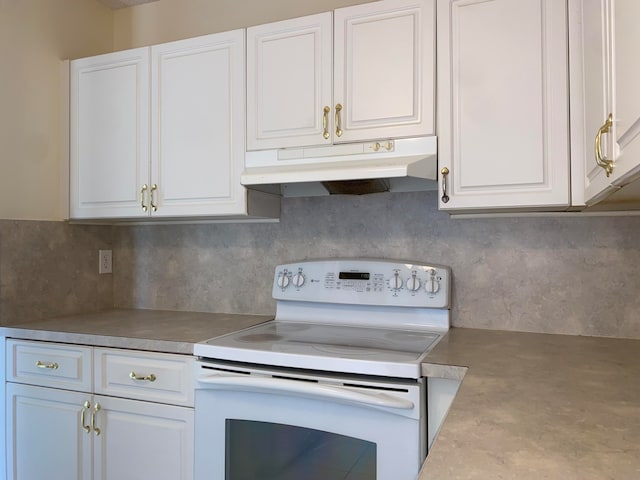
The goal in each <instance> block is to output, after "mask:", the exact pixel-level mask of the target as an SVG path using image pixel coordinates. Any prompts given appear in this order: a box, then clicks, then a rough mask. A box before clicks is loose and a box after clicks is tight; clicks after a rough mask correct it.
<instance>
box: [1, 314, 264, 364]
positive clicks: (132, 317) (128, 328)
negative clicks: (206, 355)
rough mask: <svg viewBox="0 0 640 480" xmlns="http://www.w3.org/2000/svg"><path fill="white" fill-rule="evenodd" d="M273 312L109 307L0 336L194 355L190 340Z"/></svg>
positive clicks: (11, 329) (249, 323)
mask: <svg viewBox="0 0 640 480" xmlns="http://www.w3.org/2000/svg"><path fill="white" fill-rule="evenodd" d="M272 318H273V317H272V316H263V315H237V314H225V313H196V312H174V311H162V310H110V311H106V312H100V313H91V314H85V315H73V316H68V317H57V318H52V319H49V320H43V321H38V322H30V323H25V324H22V325H13V326H11V327H1V328H0V335H4V336H6V337H17V338H23V339H28V340H46V341H50V342H64V343H78V344H84V345H95V346H99V347H117V348H129V349H134V350H149V351H155V352H167V353H185V354H192V353H193V344H194V343H198V342H201V341H204V340H208V339H210V338H213V337H219V336H220V335H225V334H227V333H231V332H234V331H236V330H241V329H243V328H247V327H251V326H253V325H257V324H258V323H262V322H266V321H267V320H271V319H272Z"/></svg>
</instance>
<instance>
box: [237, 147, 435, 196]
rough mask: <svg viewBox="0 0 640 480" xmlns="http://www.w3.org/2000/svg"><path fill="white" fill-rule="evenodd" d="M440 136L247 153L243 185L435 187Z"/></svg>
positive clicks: (298, 190) (281, 189)
mask: <svg viewBox="0 0 640 480" xmlns="http://www.w3.org/2000/svg"><path fill="white" fill-rule="evenodd" d="M436 178H437V138H436V137H433V136H432V137H418V138H405V139H399V140H386V139H385V140H378V141H371V142H365V143H350V144H343V145H331V146H323V147H308V148H285V149H279V150H262V151H253V152H247V153H246V157H245V170H244V172H243V173H242V176H241V182H242V184H243V185H245V186H247V187H249V188H254V189H257V190H265V191H269V192H274V191H275V192H277V193H280V194H282V195H283V196H288V197H293V196H317V195H329V194H364V193H377V192H383V191H392V192H393V191H422V190H435V189H436V188H437V185H436V183H435V180H436Z"/></svg>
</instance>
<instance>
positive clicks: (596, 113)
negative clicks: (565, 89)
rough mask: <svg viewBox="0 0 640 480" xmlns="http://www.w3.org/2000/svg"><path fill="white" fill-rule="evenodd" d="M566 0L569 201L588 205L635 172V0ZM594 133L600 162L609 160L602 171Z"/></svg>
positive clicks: (639, 117)
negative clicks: (571, 192) (571, 170)
mask: <svg viewBox="0 0 640 480" xmlns="http://www.w3.org/2000/svg"><path fill="white" fill-rule="evenodd" d="M570 6H571V22H570V31H571V41H572V44H571V50H570V53H571V69H572V77H571V78H572V84H571V102H572V103H571V106H572V119H571V120H572V127H571V128H572V131H571V133H572V162H573V168H574V171H575V178H574V179H573V188H574V190H575V194H574V201H575V202H578V203H586V204H588V205H593V204H596V203H598V202H599V201H600V200H602V199H604V198H606V197H607V196H608V195H609V194H610V193H612V192H614V191H615V190H617V189H618V188H620V187H621V186H624V185H625V184H627V183H629V182H630V181H632V180H633V179H634V178H635V177H637V176H638V175H639V174H640V88H638V85H639V84H640V67H639V66H638V62H637V50H638V45H640V31H639V30H638V28H637V20H638V18H640V3H639V2H637V1H633V0H572V1H571V2H570ZM609 116H611V123H610V124H608V125H607V118H608V117H609ZM601 129H602V130H601ZM599 131H601V134H600V135H598V132H599ZM598 136H599V138H600V152H601V157H602V158H603V159H604V161H603V162H601V163H604V164H605V165H606V164H607V163H608V162H611V163H610V165H611V166H612V168H610V171H609V172H608V175H607V171H606V169H605V168H603V167H602V166H599V165H598V160H597V159H596V156H597V155H596V154H595V151H596V150H597V148H596V138H597V137H598Z"/></svg>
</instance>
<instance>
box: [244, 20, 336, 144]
mask: <svg viewBox="0 0 640 480" xmlns="http://www.w3.org/2000/svg"><path fill="white" fill-rule="evenodd" d="M332 23H333V17H332V15H331V13H321V14H318V15H310V16H307V17H302V18H296V19H293V20H285V21H282V22H275V23H271V24H267V25H259V26H256V27H252V28H248V29H247V148H248V149H249V150H259V149H265V148H278V147H290V146H306V145H317V144H321V143H327V144H330V143H331V137H330V136H329V135H323V133H324V132H325V131H326V132H330V131H331V129H332V125H333V117H332V116H331V115H329V112H326V113H325V107H327V108H328V109H331V102H332V91H331V88H332V87H331V81H332V78H331V77H332V54H333V51H332V45H333V41H332V32H333V29H332Z"/></svg>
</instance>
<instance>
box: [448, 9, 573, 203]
mask: <svg viewBox="0 0 640 480" xmlns="http://www.w3.org/2000/svg"><path fill="white" fill-rule="evenodd" d="M437 11H438V41H437V45H438V50H437V59H438V65H437V79H438V80H437V81H438V88H437V89H438V164H439V170H440V174H441V178H440V181H439V188H440V195H439V196H440V203H439V206H440V209H442V210H449V211H469V210H493V211H496V210H502V209H513V208H515V209H519V210H526V209H535V210H553V209H560V210H561V209H564V208H566V207H567V206H568V205H569V197H570V190H569V163H570V161H569V137H568V85H567V84H568V67H567V6H566V3H565V2H562V1H558V0H438V8H437ZM443 172H444V174H443Z"/></svg>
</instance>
